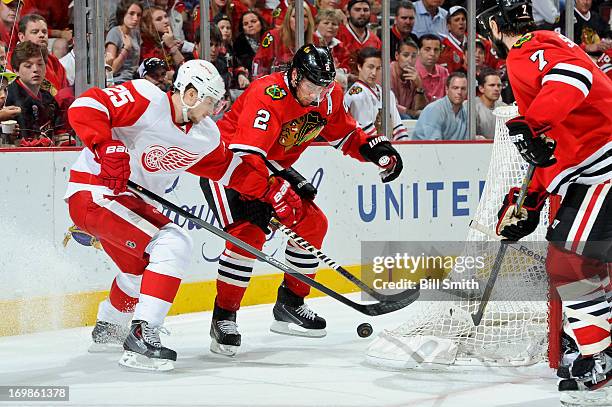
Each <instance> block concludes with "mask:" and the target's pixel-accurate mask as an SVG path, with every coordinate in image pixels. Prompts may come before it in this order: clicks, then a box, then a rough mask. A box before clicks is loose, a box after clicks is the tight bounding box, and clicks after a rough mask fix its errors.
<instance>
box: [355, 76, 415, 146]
mask: <svg viewBox="0 0 612 407" xmlns="http://www.w3.org/2000/svg"><path fill="white" fill-rule="evenodd" d="M390 92H391V94H390V104H389V107H390V110H391V127H392V129H393V131H392V136H391V137H389V138H390V139H391V140H393V141H401V140H408V139H409V136H408V130H406V127H405V126H404V124H403V123H402V119H401V117H400V115H399V112H398V110H397V102H396V100H395V94H394V93H393V91H390ZM344 104H345V105H346V107H347V109H349V111H350V112H351V115H352V116H353V117H354V118H355V120H357V123H359V127H361V128H362V129H363V131H364V132H365V133H366V134H367V135H368V136H376V135H382V134H383V131H382V116H383V115H382V107H383V106H382V87H381V86H380V85H376V88H375V89H372V88H371V87H370V86H368V84H367V83H364V82H362V81H359V80H358V81H357V82H355V83H354V84H353V86H351V87H350V88H349V90H348V91H347V92H346V95H344Z"/></svg>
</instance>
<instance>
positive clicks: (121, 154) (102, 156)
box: [94, 140, 130, 194]
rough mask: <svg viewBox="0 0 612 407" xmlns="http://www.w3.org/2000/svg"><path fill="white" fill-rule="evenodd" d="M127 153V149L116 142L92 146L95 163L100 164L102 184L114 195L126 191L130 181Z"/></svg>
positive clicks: (111, 141) (128, 156)
mask: <svg viewBox="0 0 612 407" xmlns="http://www.w3.org/2000/svg"><path fill="white" fill-rule="evenodd" d="M127 151H128V150H127V147H126V146H125V145H124V144H123V143H122V142H120V141H118V140H110V141H107V142H105V143H102V144H98V145H96V146H94V154H95V155H96V161H97V162H99V163H100V178H101V179H102V184H103V185H104V186H105V187H107V188H109V189H112V190H113V192H114V193H115V194H120V193H121V192H125V191H126V190H127V182H128V180H129V179H130V155H129V154H128V152H127Z"/></svg>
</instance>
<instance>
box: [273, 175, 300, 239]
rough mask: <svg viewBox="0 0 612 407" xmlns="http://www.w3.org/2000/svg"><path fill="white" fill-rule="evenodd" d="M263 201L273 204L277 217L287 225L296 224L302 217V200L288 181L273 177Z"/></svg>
mask: <svg viewBox="0 0 612 407" xmlns="http://www.w3.org/2000/svg"><path fill="white" fill-rule="evenodd" d="M263 201H264V202H267V203H269V204H270V205H272V208H273V209H274V212H275V213H276V217H277V218H278V220H279V221H280V222H281V223H282V224H283V225H285V226H288V227H291V226H293V225H295V224H296V223H297V222H298V221H299V220H300V218H301V217H302V201H301V199H300V197H299V196H298V195H297V194H296V193H295V191H294V190H293V188H291V185H290V184H289V182H288V181H286V180H284V179H282V178H278V177H272V178H270V185H269V186H268V190H267V191H266V193H265V194H264V196H263Z"/></svg>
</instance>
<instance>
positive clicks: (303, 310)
mask: <svg viewBox="0 0 612 407" xmlns="http://www.w3.org/2000/svg"><path fill="white" fill-rule="evenodd" d="M295 312H297V314H298V315H299V316H301V317H304V318H307V319H310V320H314V319H315V317H316V316H317V314H315V312H314V311H313V310H311V309H310V308H308V305H306V304H303V305H300V306H299V307H298V308H296V309H295Z"/></svg>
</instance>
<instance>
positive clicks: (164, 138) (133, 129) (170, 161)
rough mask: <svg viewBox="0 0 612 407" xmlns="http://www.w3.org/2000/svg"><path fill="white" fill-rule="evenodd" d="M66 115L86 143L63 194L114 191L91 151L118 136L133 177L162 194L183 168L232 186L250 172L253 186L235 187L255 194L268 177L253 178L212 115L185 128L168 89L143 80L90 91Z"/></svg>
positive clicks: (250, 174)
mask: <svg viewBox="0 0 612 407" xmlns="http://www.w3.org/2000/svg"><path fill="white" fill-rule="evenodd" d="M68 118H69V120H70V124H71V125H72V127H73V128H74V130H75V131H76V133H77V135H78V136H79V138H80V139H81V140H82V141H83V144H85V146H86V147H85V148H84V149H83V150H82V151H81V154H80V155H79V158H78V159H77V161H76V163H74V165H73V166H72V168H71V169H70V179H69V184H68V191H67V192H66V196H65V198H69V197H70V196H71V195H73V194H74V193H76V192H78V191H83V190H86V191H92V192H98V193H100V194H103V195H114V193H113V191H112V190H110V189H108V188H107V187H105V186H104V185H103V184H102V182H101V181H100V179H99V178H98V175H99V174H100V164H99V163H98V162H97V160H96V159H95V157H94V153H93V150H94V146H95V145H98V144H102V143H104V142H105V141H109V140H119V141H121V142H122V143H123V144H125V146H126V147H127V148H128V153H129V155H130V171H131V175H130V180H132V181H134V182H136V183H137V184H139V185H141V186H143V187H145V188H147V189H149V190H151V191H153V192H155V193H156V194H159V195H163V194H164V192H165V190H166V189H167V187H168V186H169V185H170V184H171V183H172V182H173V181H174V180H175V179H176V177H177V175H178V174H180V173H182V172H183V171H189V172H191V173H194V174H196V175H199V176H205V177H207V178H211V179H214V180H220V182H221V183H222V184H224V185H230V186H232V188H234V186H233V184H232V183H233V182H234V181H235V180H238V179H241V178H244V177H245V176H246V177H249V179H250V180H251V181H250V184H249V185H247V187H251V186H252V187H253V188H255V189H253V190H251V189H248V188H236V189H239V190H240V191H241V192H244V193H246V194H250V195H254V196H256V197H260V196H261V195H259V192H260V191H261V190H265V187H266V184H267V177H261V179H254V178H255V177H256V176H257V173H255V171H253V168H252V167H251V166H250V164H249V159H243V158H241V157H238V156H235V155H234V154H233V153H232V152H231V151H229V150H228V149H227V148H226V147H225V144H224V143H223V142H222V141H221V138H220V133H219V130H218V128H217V126H216V125H215V123H214V122H213V121H212V120H211V119H210V118H208V117H207V118H205V119H204V120H202V121H201V122H200V123H198V124H197V125H193V126H191V125H190V124H189V125H187V126H186V127H184V128H183V127H181V126H180V125H179V124H177V123H175V122H174V107H173V104H172V99H171V95H170V93H168V94H166V93H164V92H162V91H161V90H160V89H159V88H158V87H157V86H155V85H153V84H152V83H151V82H149V81H147V80H145V79H138V80H134V81H129V82H125V83H123V84H121V85H118V86H114V87H111V88H106V89H99V88H91V89H89V90H87V91H86V92H85V93H83V94H82V95H81V96H80V97H79V98H77V99H76V100H75V102H74V103H73V104H72V106H71V107H70V109H69V110H68ZM252 161H255V160H252ZM254 165H261V164H257V163H254ZM264 169H265V168H264Z"/></svg>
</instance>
